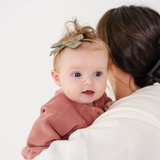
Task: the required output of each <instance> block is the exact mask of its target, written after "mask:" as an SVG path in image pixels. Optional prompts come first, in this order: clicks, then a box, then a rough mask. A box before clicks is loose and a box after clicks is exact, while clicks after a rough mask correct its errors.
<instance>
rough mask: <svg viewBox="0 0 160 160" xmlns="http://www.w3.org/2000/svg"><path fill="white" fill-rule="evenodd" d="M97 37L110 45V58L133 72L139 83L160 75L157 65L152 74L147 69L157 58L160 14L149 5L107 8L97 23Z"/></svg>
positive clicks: (125, 70) (149, 81)
mask: <svg viewBox="0 0 160 160" xmlns="http://www.w3.org/2000/svg"><path fill="white" fill-rule="evenodd" d="M97 32H98V34H99V37H100V38H101V39H102V40H103V41H104V42H105V43H106V44H107V45H108V46H109V47H110V51H111V52H110V58H111V60H112V62H113V63H114V64H115V65H116V66H117V67H118V68H120V69H121V70H123V71H124V72H126V73H128V74H130V75H131V76H133V78H134V80H135V83H136V85H137V86H139V87H144V86H148V85H152V84H153V83H154V82H155V80H154V77H157V78H160V67H158V69H157V70H156V71H155V72H154V74H153V78H150V77H149V76H147V73H148V72H149V71H150V70H151V69H152V68H153V67H154V65H155V64H156V63H157V61H158V60H159V59H160V15H159V14H158V13H157V12H156V11H154V10H153V9H151V8H148V7H141V6H134V5H131V6H122V7H119V8H114V9H111V10H109V11H107V12H106V13H105V14H104V15H103V17H102V18H101V19H100V21H99V23H98V25H97Z"/></svg>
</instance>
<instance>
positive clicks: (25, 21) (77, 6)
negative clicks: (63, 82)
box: [0, 0, 160, 160]
mask: <svg viewBox="0 0 160 160" xmlns="http://www.w3.org/2000/svg"><path fill="white" fill-rule="evenodd" d="M124 4H125V5H130V4H136V5H137V4H138V5H141V4H145V5H147V6H150V7H152V8H154V9H156V10H157V11H158V10H159V11H160V1H159V0H141V1H140V0H128V1H127V0H0V57H1V58H0V160H11V159H12V160H21V159H23V158H22V156H21V153H20V152H21V149H22V148H23V147H24V146H25V142H26V138H27V136H28V134H29V131H30V129H31V125H32V124H33V122H34V121H35V119H36V118H37V117H38V116H39V109H40V107H41V106H42V105H43V104H44V103H46V102H47V101H48V100H49V99H50V98H51V97H52V96H53V95H54V92H55V90H56V89H58V87H57V86H56V85H55V84H54V82H53V80H52V78H51V74H50V71H51V69H52V59H53V58H52V57H49V53H50V51H51V49H50V46H51V45H52V44H53V43H55V42H57V41H58V40H59V37H60V36H61V34H62V30H63V26H64V23H65V22H66V21H68V20H71V19H72V17H77V18H78V19H79V20H80V21H81V22H86V23H88V24H89V25H91V26H92V27H95V26H96V24H97V22H98V20H99V19H100V17H101V16H102V15H103V14H104V13H105V12H106V11H107V10H108V9H110V8H113V7H118V6H120V5H124Z"/></svg>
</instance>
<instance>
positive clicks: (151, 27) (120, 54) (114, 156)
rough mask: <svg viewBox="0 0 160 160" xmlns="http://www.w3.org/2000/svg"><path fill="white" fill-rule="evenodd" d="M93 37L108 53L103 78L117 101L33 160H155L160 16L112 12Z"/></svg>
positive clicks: (132, 9) (138, 10)
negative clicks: (87, 124)
mask: <svg viewBox="0 0 160 160" xmlns="http://www.w3.org/2000/svg"><path fill="white" fill-rule="evenodd" d="M97 31H98V33H99V35H100V37H101V39H102V40H104V41H105V42H106V44H108V45H109V47H110V49H111V55H110V65H109V71H108V77H109V81H110V84H111V86H110V89H111V87H112V89H111V90H110V91H111V93H114V95H115V98H116V100H118V101H116V102H115V103H114V104H113V105H112V106H111V107H110V108H109V109H108V111H107V112H106V113H104V114H103V115H101V116H100V117H99V118H98V119H96V121H95V122H94V123H93V124H92V125H91V126H90V127H88V128H86V129H80V130H78V131H76V132H75V133H73V134H72V135H71V136H70V139H69V140H68V141H56V142H54V143H52V144H51V146H50V147H49V148H48V149H47V150H44V151H43V152H42V153H41V154H40V155H38V156H37V157H35V159H34V160H49V159H50V160H52V159H56V160H62V159H63V160H75V159H76V160H94V159H95V160H105V159H109V160H135V159H138V160H151V159H154V160H159V159H160V152H159V149H160V84H159V83H157V82H160V67H159V66H160V61H159V59H160V44H159V36H160V15H159V14H158V13H157V12H156V11H154V10H152V9H149V8H146V7H138V6H129V7H127V6H122V7H119V8H114V9H111V10H109V11H107V12H106V13H105V14H104V16H103V17H102V18H101V20H100V21H99V23H98V25H97Z"/></svg>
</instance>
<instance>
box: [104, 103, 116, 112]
mask: <svg viewBox="0 0 160 160" xmlns="http://www.w3.org/2000/svg"><path fill="white" fill-rule="evenodd" d="M113 103H114V101H109V102H107V103H106V104H105V105H104V111H107V109H108V108H109V107H110V106H111V105H112V104H113Z"/></svg>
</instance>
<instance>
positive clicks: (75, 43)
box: [50, 34, 84, 56]
mask: <svg viewBox="0 0 160 160" xmlns="http://www.w3.org/2000/svg"><path fill="white" fill-rule="evenodd" d="M82 39H84V36H83V34H80V35H78V36H76V37H74V38H72V39H71V40H69V41H64V42H59V43H55V44H53V45H52V46H51V48H55V49H54V50H53V51H51V53H50V56H51V55H53V54H54V53H56V52H58V51H60V50H61V49H62V48H64V47H69V48H77V47H78V46H79V45H80V44H81V43H82V42H81V41H80V40H82Z"/></svg>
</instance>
